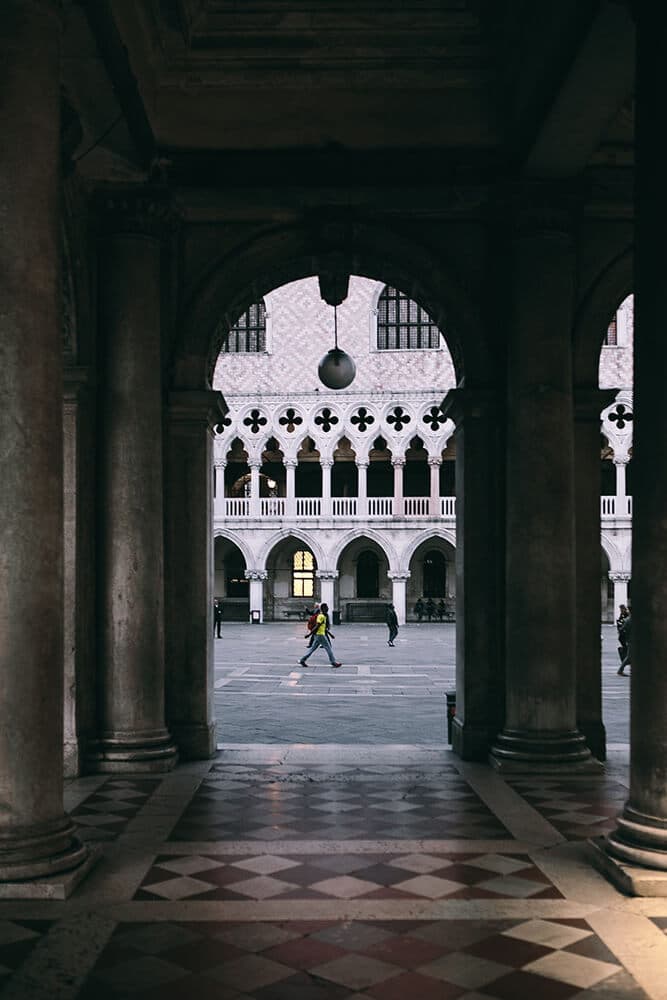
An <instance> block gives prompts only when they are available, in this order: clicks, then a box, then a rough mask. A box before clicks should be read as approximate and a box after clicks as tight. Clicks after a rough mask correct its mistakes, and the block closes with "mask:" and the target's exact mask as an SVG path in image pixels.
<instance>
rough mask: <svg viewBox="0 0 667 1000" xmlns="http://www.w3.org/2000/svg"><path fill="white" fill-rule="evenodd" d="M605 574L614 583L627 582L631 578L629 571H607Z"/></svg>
mask: <svg viewBox="0 0 667 1000" xmlns="http://www.w3.org/2000/svg"><path fill="white" fill-rule="evenodd" d="M607 575H608V576H609V579H610V580H612V581H613V582H614V583H629V582H630V580H631V579H632V574H631V573H608V574H607Z"/></svg>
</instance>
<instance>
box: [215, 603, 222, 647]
mask: <svg viewBox="0 0 667 1000" xmlns="http://www.w3.org/2000/svg"><path fill="white" fill-rule="evenodd" d="M221 626H222V601H219V600H218V598H217V597H216V599H215V600H214V601H213V634H214V635H215V637H216V639H222V632H221V631H220V629H221Z"/></svg>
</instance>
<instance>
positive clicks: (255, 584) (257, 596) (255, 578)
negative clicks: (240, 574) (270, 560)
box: [245, 570, 269, 622]
mask: <svg viewBox="0 0 667 1000" xmlns="http://www.w3.org/2000/svg"><path fill="white" fill-rule="evenodd" d="M268 576H269V574H268V573H266V572H264V571H261V572H259V571H256V570H250V571H248V570H246V574H245V577H246V580H249V581H250V618H251V620H252V612H253V611H259V620H260V622H263V621H264V581H265V580H267V579H268Z"/></svg>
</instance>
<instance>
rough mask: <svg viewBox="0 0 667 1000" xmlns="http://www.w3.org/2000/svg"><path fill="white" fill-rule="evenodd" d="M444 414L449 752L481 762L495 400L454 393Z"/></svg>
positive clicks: (492, 678) (494, 498)
mask: <svg viewBox="0 0 667 1000" xmlns="http://www.w3.org/2000/svg"><path fill="white" fill-rule="evenodd" d="M442 409H443V412H444V413H445V414H446V415H447V416H448V417H450V418H451V419H452V420H453V421H454V423H455V424H456V430H455V431H454V436H455V441H456V717H455V718H454V720H453V723H454V725H453V731H452V746H453V749H454V750H455V752H456V753H457V754H458V755H459V756H460V757H463V759H464V760H485V759H486V757H487V755H488V752H489V748H490V746H491V741H492V740H493V738H494V736H495V735H496V733H497V732H498V730H499V729H500V727H501V726H502V722H503V705H504V686H503V685H504V678H503V662H504V660H503V650H504V643H503V635H504V624H503V615H504V602H503V594H504V587H503V568H504V548H503V532H502V524H503V516H504V500H505V498H504V492H503V486H502V484H503V480H502V468H501V464H500V459H499V454H500V447H501V426H500V421H499V420H498V397H497V394H496V393H494V392H493V391H491V390H487V389H453V390H451V391H450V392H448V393H447V395H446V397H445V400H444V403H443V405H442Z"/></svg>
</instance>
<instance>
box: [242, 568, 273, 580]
mask: <svg viewBox="0 0 667 1000" xmlns="http://www.w3.org/2000/svg"><path fill="white" fill-rule="evenodd" d="M243 575H244V576H245V578H246V580H268V578H269V574H268V573H267V572H266V570H255V569H251V570H246V571H245V573H244V574H243Z"/></svg>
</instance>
